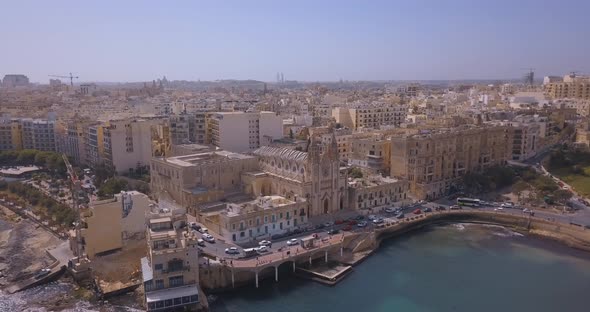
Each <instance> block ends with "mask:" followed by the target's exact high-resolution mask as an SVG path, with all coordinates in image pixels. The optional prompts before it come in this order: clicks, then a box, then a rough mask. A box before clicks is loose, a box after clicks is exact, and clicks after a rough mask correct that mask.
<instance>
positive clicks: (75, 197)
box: [62, 154, 82, 263]
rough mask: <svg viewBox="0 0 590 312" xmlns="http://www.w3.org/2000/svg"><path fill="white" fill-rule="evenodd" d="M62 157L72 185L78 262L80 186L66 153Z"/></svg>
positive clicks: (80, 250) (77, 257)
mask: <svg viewBox="0 0 590 312" xmlns="http://www.w3.org/2000/svg"><path fill="white" fill-rule="evenodd" d="M62 158H63V160H64V163H65V164H66V169H67V171H68V175H69V176H70V180H71V182H72V187H71V189H70V190H71V192H72V206H73V207H72V208H73V209H74V211H75V212H76V259H77V261H78V263H80V257H81V256H82V255H81V253H82V237H81V236H82V230H81V226H82V218H81V217H80V207H79V204H78V201H79V198H78V197H79V196H80V187H81V182H80V180H79V179H78V176H77V175H76V172H75V171H74V168H73V167H72V164H70V161H69V160H68V156H66V154H62Z"/></svg>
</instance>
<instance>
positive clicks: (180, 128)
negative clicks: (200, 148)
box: [168, 112, 207, 145]
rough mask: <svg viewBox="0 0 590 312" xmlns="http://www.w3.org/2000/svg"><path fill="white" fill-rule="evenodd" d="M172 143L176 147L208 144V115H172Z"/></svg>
mask: <svg viewBox="0 0 590 312" xmlns="http://www.w3.org/2000/svg"><path fill="white" fill-rule="evenodd" d="M168 125H169V127H170V142H171V143H172V144H174V145H178V144H187V143H197V144H206V142H207V125H206V113H204V112H203V113H192V114H180V115H171V116H169V117H168Z"/></svg>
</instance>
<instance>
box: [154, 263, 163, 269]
mask: <svg viewBox="0 0 590 312" xmlns="http://www.w3.org/2000/svg"><path fill="white" fill-rule="evenodd" d="M163 268H164V265H163V264H161V263H156V265H154V270H162V269H163Z"/></svg>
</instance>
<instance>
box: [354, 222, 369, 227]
mask: <svg viewBox="0 0 590 312" xmlns="http://www.w3.org/2000/svg"><path fill="white" fill-rule="evenodd" d="M356 226H358V227H365V226H367V221H361V222H359V223H357V224H356Z"/></svg>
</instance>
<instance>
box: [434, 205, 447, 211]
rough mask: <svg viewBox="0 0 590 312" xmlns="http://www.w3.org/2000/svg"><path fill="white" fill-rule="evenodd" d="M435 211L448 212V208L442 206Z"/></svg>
mask: <svg viewBox="0 0 590 312" xmlns="http://www.w3.org/2000/svg"><path fill="white" fill-rule="evenodd" d="M435 210H436V211H444V210H447V208H445V206H442V205H441V206H438V207H436V208H435Z"/></svg>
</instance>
